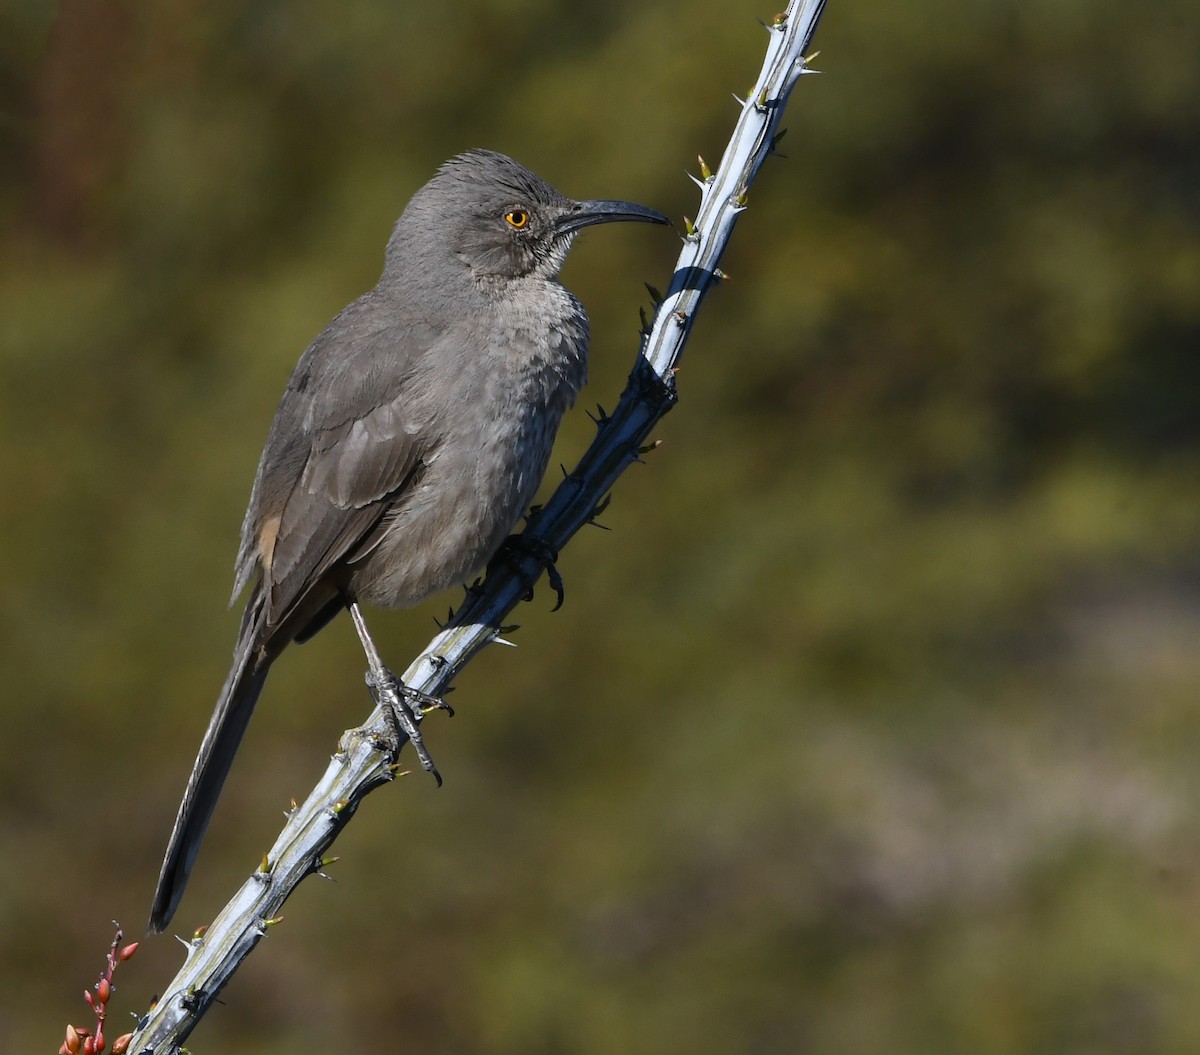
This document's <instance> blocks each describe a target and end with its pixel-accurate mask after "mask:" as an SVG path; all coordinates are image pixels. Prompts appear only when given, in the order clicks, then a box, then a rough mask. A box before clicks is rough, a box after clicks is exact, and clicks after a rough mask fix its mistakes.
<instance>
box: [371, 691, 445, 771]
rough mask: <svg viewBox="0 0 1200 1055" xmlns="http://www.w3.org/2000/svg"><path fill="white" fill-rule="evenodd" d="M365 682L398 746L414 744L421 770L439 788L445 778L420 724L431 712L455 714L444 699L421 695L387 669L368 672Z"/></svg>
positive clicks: (421, 693) (424, 693) (423, 693)
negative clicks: (431, 752) (426, 744)
mask: <svg viewBox="0 0 1200 1055" xmlns="http://www.w3.org/2000/svg"><path fill="white" fill-rule="evenodd" d="M366 680H367V687H368V688H369V689H370V690H371V695H372V696H373V697H374V699H375V702H376V703H377V704H378V705H379V706H380V708H381V709H382V711H383V714H384V718H385V719H386V720H387V721H388V723H389V724H390V725H391V727H392V733H393V735H394V737H395V740H396V743H397V744H399V743H400V742H401V739H402V738H403V739H407V740H408V742H409V743H410V744H412V747H413V751H414V752H416V755H417V761H419V762H420V763H421V768H422V769H423V770H425V772H426V773H429V774H431V775H432V776H433V779H434V780H436V781H437V785H438V787H439V788H440V787H441V786H442V775H441V773H439V772H438V769H437V766H435V765H434V764H433V758H432V757H430V754H429V751H428V749H427V748H426V747H425V738H424V737H423V736H421V729H420V725H419V723H420V721H421V719H422V718H423V717H424V715H425V714H426V713H428V712H429V711H432V710H445V711H448V712H449V713H450V714H453V713H454V711H453V710H452V709H451V707H450V706H449V704H447V703H446V702H445V700H443V699H441V697H439V696H430V695H429V693H427V692H421V690H420V689H413V688H409V686H407V685H405V684H404V682H402V681H401V680H400V679H399V678H398V677H396V675H395V674H393V673H392V672H391V671H390V670H388V669H387V668H386V667H384V668H383V669H382V671H381V672H380V673H376V672H375V671H372V670H368V671H367V678H366ZM410 701H411V702H410Z"/></svg>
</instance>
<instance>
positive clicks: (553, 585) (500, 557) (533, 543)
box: [488, 535, 566, 612]
mask: <svg viewBox="0 0 1200 1055" xmlns="http://www.w3.org/2000/svg"><path fill="white" fill-rule="evenodd" d="M525 556H529V557H532V558H533V559H534V560H536V561H537V562H538V563H539V564H541V565H542V566H543V567H544V568H545V569H546V581H547V582H549V583H550V589H552V590H553V591H554V596H555V598H556V600H555V602H554V607H553V608H551V609H550V611H552V612H557V611H558V610H559V609H560V608H561V607H562V605H563V601H564V599H565V598H566V590H565V588H564V586H563V578H562V575H560V574H559V571H558V566H557V564H556V561H557V560H558V550H556V549H555V548H554V547H553V546H551V545H550V543H548V542H547V541H546V540H545V539H541V538H538V537H537V536H536V535H534V536H529V535H509V536H508V538H506V539H505V540H504V541H503V542H502V543H500V548H499V549H498V550H496V554H495V556H493V557H492V559H491V560H490V561H488V567H489V568H491V567H492V566H494V565H496V564H498V563H500V562H501V561H508V562H510V563H512V564H517V563H519V562H520V559H521V557H525ZM525 600H527V601H531V600H533V589H532V587H531V588H530V590H529V594H528V595H527V596H526V598H525Z"/></svg>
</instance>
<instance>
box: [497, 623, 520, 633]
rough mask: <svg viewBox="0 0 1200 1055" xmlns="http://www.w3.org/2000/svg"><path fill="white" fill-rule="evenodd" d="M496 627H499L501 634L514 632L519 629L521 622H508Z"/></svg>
mask: <svg viewBox="0 0 1200 1055" xmlns="http://www.w3.org/2000/svg"><path fill="white" fill-rule="evenodd" d="M498 629H499V631H500V633H502V634H515V633H516V632H517V631H518V630H520V629H521V624H520V623H509V624H508V625H507V626H502V627H499V628H498Z"/></svg>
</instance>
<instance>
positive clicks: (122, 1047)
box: [113, 1033, 133, 1055]
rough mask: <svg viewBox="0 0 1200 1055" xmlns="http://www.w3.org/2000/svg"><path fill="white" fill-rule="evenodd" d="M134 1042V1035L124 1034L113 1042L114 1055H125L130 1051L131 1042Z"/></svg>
mask: <svg viewBox="0 0 1200 1055" xmlns="http://www.w3.org/2000/svg"><path fill="white" fill-rule="evenodd" d="M131 1040H133V1034H132V1033H122V1034H121V1035H120V1036H119V1037H117V1039H116V1040H114V1041H113V1055H125V1052H127V1051H128V1050H129V1042H130V1041H131Z"/></svg>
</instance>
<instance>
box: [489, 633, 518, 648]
mask: <svg viewBox="0 0 1200 1055" xmlns="http://www.w3.org/2000/svg"><path fill="white" fill-rule="evenodd" d="M492 644H493V645H504V646H506V647H507V648H516V647H517V643H516V642H515V641H505V640H504V638H502V637H501V636H500V635H499V634H493V635H492Z"/></svg>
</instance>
